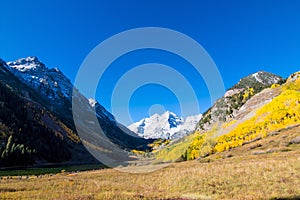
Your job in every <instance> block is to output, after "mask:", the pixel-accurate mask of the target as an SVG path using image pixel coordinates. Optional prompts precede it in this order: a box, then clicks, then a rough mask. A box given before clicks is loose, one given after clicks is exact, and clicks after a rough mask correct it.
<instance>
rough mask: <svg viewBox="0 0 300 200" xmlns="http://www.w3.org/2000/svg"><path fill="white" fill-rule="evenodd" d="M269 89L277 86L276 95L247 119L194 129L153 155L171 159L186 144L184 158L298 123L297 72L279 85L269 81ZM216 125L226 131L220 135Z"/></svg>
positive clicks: (299, 78) (299, 88)
mask: <svg viewBox="0 0 300 200" xmlns="http://www.w3.org/2000/svg"><path fill="white" fill-rule="evenodd" d="M273 90H280V93H279V95H278V96H276V97H274V98H273V99H270V100H269V102H268V103H266V104H264V105H263V106H261V107H258V108H257V109H256V110H255V113H254V115H253V116H251V117H249V119H246V120H240V121H239V120H236V119H231V120H229V121H227V122H225V123H223V125H222V126H221V127H220V128H213V129H211V130H210V131H207V132H205V133H202V132H198V131H196V132H195V133H194V134H193V135H192V136H189V138H190V139H188V140H182V141H179V142H177V143H175V144H173V146H169V147H167V148H165V149H163V150H161V152H158V153H157V156H156V157H157V158H158V159H161V160H163V161H167V160H169V161H174V156H173V154H174V152H177V151H178V149H177V148H182V147H183V146H184V147H186V146H187V149H186V151H185V152H184V153H183V154H182V156H181V157H182V158H184V159H185V160H193V159H197V158H200V157H201V158H203V157H206V156H209V155H211V154H215V153H217V152H223V151H228V150H230V149H233V148H236V147H239V146H242V145H245V144H248V143H251V142H254V141H256V140H260V139H262V138H265V137H267V136H269V135H272V133H274V132H276V131H278V130H281V129H284V128H286V127H289V126H293V125H297V124H300V76H299V73H295V74H293V75H291V76H290V77H289V79H288V80H287V82H286V83H285V84H283V85H282V86H280V85H278V84H273V85H272V86H271V87H270V88H268V92H269V93H272V92H273ZM246 91H247V90H246ZM248 91H251V89H250V90H248ZM244 94H245V93H244ZM247 97H248V96H247ZM215 127H217V125H215ZM220 129H225V130H226V129H227V130H229V131H227V132H225V133H222V134H221V135H220ZM191 138H192V139H191ZM181 151H182V150H181ZM178 157H179V156H177V158H178Z"/></svg>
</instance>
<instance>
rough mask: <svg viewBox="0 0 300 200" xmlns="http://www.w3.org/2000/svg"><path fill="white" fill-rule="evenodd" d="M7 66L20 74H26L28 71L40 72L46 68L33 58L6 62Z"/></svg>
mask: <svg viewBox="0 0 300 200" xmlns="http://www.w3.org/2000/svg"><path fill="white" fill-rule="evenodd" d="M7 64H8V66H10V67H11V68H13V69H16V70H18V71H21V72H26V71H30V70H37V69H39V70H41V71H44V70H45V69H46V66H45V65H44V63H42V62H40V61H39V59H38V58H37V57H35V56H29V57H27V58H20V59H18V60H16V61H13V62H7Z"/></svg>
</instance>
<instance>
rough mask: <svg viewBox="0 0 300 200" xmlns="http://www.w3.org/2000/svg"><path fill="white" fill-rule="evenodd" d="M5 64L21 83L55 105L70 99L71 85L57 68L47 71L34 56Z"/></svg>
mask: <svg viewBox="0 0 300 200" xmlns="http://www.w3.org/2000/svg"><path fill="white" fill-rule="evenodd" d="M7 64H8V66H9V67H10V69H11V70H10V71H11V72H12V73H13V74H14V75H15V76H17V77H18V78H19V79H20V80H21V81H22V82H23V83H25V84H26V85H28V86H30V87H33V88H34V89H35V90H37V91H39V92H40V94H42V95H44V96H45V97H47V98H49V99H51V100H54V101H56V103H58V104H61V103H62V102H63V101H62V99H63V98H67V99H70V98H71V96H72V90H73V85H72V83H71V82H70V80H69V79H68V78H67V77H66V76H64V75H63V73H62V72H61V71H60V70H59V69H58V68H51V69H49V68H47V67H46V66H45V65H44V64H43V63H41V62H40V61H39V60H38V58H37V57H34V56H31V57H27V58H21V59H18V60H16V61H14V62H7Z"/></svg>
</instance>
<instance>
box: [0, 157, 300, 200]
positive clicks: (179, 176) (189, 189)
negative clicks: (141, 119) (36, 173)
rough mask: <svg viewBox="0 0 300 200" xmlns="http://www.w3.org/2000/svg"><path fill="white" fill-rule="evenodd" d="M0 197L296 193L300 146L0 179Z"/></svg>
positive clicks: (255, 196)
mask: <svg viewBox="0 0 300 200" xmlns="http://www.w3.org/2000/svg"><path fill="white" fill-rule="evenodd" d="M0 193H1V199H6V198H7V199H272V198H273V199H276V198H283V199H294V198H295V199H296V198H300V152H299V151H289V152H281V153H275V154H261V155H253V156H247V157H242V156H238V157H231V158H226V159H219V160H214V161H212V162H208V163H200V162H199V161H190V162H183V163H175V164H170V165H169V166H167V167H165V168H163V169H160V170H158V171H155V172H152V173H145V174H130V173H125V172H120V171H117V170H114V169H104V170H98V171H88V172H81V173H76V174H64V173H61V174H57V175H54V176H51V177H50V176H49V177H46V176H44V177H43V178H36V177H29V179H27V180H25V179H22V180H18V179H16V178H14V179H9V180H3V179H2V180H1V184H0Z"/></svg>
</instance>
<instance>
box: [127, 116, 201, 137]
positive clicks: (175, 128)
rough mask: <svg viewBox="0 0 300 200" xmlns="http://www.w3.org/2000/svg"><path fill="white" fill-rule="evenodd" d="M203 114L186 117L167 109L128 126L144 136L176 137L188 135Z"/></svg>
mask: <svg viewBox="0 0 300 200" xmlns="http://www.w3.org/2000/svg"><path fill="white" fill-rule="evenodd" d="M201 116H202V115H201V114H199V115H195V116H189V117H187V118H186V119H183V118H182V117H178V116H177V115H176V114H175V113H173V112H170V111H166V112H165V113H163V114H161V115H159V114H154V115H152V116H150V117H147V118H144V119H142V120H140V121H138V122H136V123H133V124H131V125H129V126H128V128H129V129H130V130H131V131H133V132H135V133H136V134H138V135H139V136H141V137H144V138H152V139H157V138H163V139H176V138H180V137H183V136H186V135H187V134H189V133H190V132H191V131H193V130H194V129H195V126H196V124H197V123H198V121H199V120H200V118H201Z"/></svg>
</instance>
